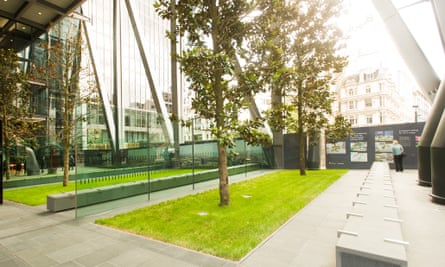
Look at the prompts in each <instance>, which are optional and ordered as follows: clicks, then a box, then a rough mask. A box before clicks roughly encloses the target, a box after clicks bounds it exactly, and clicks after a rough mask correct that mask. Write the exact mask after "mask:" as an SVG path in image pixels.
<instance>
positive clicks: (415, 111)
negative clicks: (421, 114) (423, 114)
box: [413, 105, 419, 123]
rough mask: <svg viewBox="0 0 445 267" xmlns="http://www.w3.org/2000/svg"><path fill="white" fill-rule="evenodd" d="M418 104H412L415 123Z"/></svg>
mask: <svg viewBox="0 0 445 267" xmlns="http://www.w3.org/2000/svg"><path fill="white" fill-rule="evenodd" d="M418 107H419V106H418V105H413V108H414V122H415V123H417V108H418Z"/></svg>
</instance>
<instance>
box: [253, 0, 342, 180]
mask: <svg viewBox="0 0 445 267" xmlns="http://www.w3.org/2000/svg"><path fill="white" fill-rule="evenodd" d="M256 3H257V5H256V6H257V8H258V9H259V10H260V15H259V16H257V17H256V18H254V19H253V20H252V22H251V23H252V24H253V25H254V26H253V27H252V29H253V31H252V32H251V34H250V39H251V40H250V42H249V47H248V48H249V51H251V52H250V53H251V56H250V58H251V61H250V62H249V63H248V64H249V65H250V66H252V68H253V69H255V70H256V71H257V72H258V73H259V75H260V76H261V79H260V80H259V81H260V86H262V87H263V88H265V89H268V90H270V91H271V93H272V107H271V110H270V111H269V113H268V120H269V123H270V125H271V128H272V129H273V130H274V135H279V134H282V130H283V129H284V127H285V126H286V125H288V126H290V127H291V128H292V125H293V126H294V127H295V129H296V131H297V133H298V136H299V143H300V151H299V166H300V174H301V175H305V173H306V172H305V169H306V162H305V160H306V155H305V144H306V139H307V136H308V135H310V134H311V133H313V132H316V131H318V130H319V129H322V128H323V127H326V126H327V124H328V119H327V115H329V114H330V113H331V104H332V101H333V99H332V96H331V93H330V83H331V82H332V74H333V73H335V72H340V71H341V70H342V69H343V67H344V66H345V65H346V64H347V59H346V57H344V56H341V55H339V53H338V51H339V49H341V48H342V42H341V41H342V40H343V38H342V32H341V31H340V30H339V28H338V27H337V26H336V25H335V17H336V16H338V15H339V14H340V11H341V3H340V2H339V1H336V0H312V1H303V0H295V1H273V0H258V1H257V2H256ZM284 97H286V98H287V100H286V102H287V101H289V102H290V103H291V104H292V105H291V106H289V105H285V103H283V100H282V99H283V98H284ZM276 139H277V138H276V137H275V136H274V140H276Z"/></svg>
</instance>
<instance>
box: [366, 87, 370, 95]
mask: <svg viewBox="0 0 445 267" xmlns="http://www.w3.org/2000/svg"><path fill="white" fill-rule="evenodd" d="M365 91H366V93H367V94H370V93H371V87H369V86H368V87H366V89H365Z"/></svg>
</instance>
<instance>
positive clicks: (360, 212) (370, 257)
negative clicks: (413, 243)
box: [336, 162, 408, 267]
mask: <svg viewBox="0 0 445 267" xmlns="http://www.w3.org/2000/svg"><path fill="white" fill-rule="evenodd" d="M346 218H347V222H346V225H345V227H344V228H343V229H342V230H339V231H338V233H337V236H338V241H337V245H336V261H337V267H349V266H351V267H352V266H361V267H371V266H381V267H396V266H400V267H406V266H407V265H408V262H407V257H406V246H407V245H408V242H406V241H404V240H403V236H402V229H401V223H402V220H400V218H399V215H398V210H397V199H396V197H395V193H394V187H393V185H392V179H391V176H390V170H389V165H388V164H387V163H384V162H375V163H374V164H373V165H372V167H371V169H370V171H369V173H368V175H367V176H366V177H365V179H364V180H363V183H362V186H361V187H360V189H359V191H358V192H357V197H356V199H355V200H354V201H353V202H352V208H351V211H350V212H348V213H347V214H346Z"/></svg>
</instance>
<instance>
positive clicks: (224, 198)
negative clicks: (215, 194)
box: [218, 144, 230, 206]
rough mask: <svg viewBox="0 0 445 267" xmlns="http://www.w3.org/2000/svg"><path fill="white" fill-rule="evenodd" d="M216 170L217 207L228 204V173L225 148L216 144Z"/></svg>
mask: <svg viewBox="0 0 445 267" xmlns="http://www.w3.org/2000/svg"><path fill="white" fill-rule="evenodd" d="M218 169H219V205H220V206H228V205H229V204H230V192H229V173H228V169H227V148H226V146H225V145H222V144H218Z"/></svg>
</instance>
